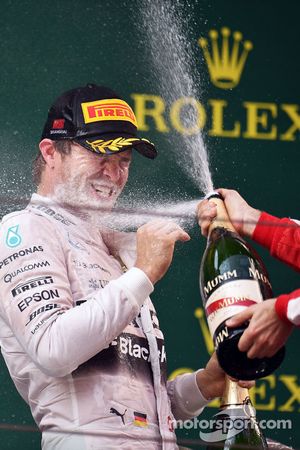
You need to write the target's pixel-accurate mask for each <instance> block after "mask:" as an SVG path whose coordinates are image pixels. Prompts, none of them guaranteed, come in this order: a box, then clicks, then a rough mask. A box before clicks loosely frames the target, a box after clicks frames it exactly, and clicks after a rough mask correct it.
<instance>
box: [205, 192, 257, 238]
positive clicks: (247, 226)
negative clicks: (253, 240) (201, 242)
mask: <svg viewBox="0 0 300 450" xmlns="http://www.w3.org/2000/svg"><path fill="white" fill-rule="evenodd" d="M216 192H218V193H219V194H221V196H222V198H223V200H224V203H225V207H226V210H227V213H228V216H229V219H230V221H231V223H232V225H233V226H234V228H235V230H236V231H237V233H239V234H241V235H243V236H248V237H251V236H252V233H253V231H254V229H255V226H256V223H257V221H258V219H259V217H260V214H261V212H260V211H259V210H258V209H255V208H252V207H251V206H250V205H248V203H247V202H246V201H245V200H244V199H243V197H241V195H240V194H239V193H238V192H237V191H234V190H231V189H216ZM197 213H198V221H199V225H200V227H201V232H202V234H203V236H207V234H208V229H209V226H210V224H211V222H212V221H213V220H214V219H215V217H216V216H217V208H216V205H215V203H214V199H211V200H202V202H200V203H199V205H198V211H197Z"/></svg>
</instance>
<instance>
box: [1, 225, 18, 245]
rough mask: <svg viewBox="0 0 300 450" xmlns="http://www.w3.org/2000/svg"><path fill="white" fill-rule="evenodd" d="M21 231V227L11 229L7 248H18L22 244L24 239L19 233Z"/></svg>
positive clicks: (8, 233)
mask: <svg viewBox="0 0 300 450" xmlns="http://www.w3.org/2000/svg"><path fill="white" fill-rule="evenodd" d="M18 230H19V225H15V226H13V227H10V228H9V229H8V230H7V234H6V241H5V242H6V245H7V247H11V248H13V247H17V246H18V245H20V244H21V242H22V238H21V236H20V235H19V233H18Z"/></svg>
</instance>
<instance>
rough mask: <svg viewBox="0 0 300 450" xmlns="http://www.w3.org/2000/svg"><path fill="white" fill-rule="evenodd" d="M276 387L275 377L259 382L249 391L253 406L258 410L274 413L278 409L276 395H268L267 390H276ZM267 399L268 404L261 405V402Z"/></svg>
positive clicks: (270, 376) (271, 376)
mask: <svg viewBox="0 0 300 450" xmlns="http://www.w3.org/2000/svg"><path fill="white" fill-rule="evenodd" d="M275 387H276V378H275V375H269V376H268V377H265V378H263V379H262V380H257V384H256V385H255V386H254V387H253V388H252V389H250V391H249V392H250V397H251V400H252V403H253V406H254V407H255V408H256V409H258V410H263V411H273V410H274V409H275V408H276V397H275V395H268V392H267V388H269V389H275ZM265 399H266V400H268V401H267V402H266V403H265V402H264V403H259V400H265Z"/></svg>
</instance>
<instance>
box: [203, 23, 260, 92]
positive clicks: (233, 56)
mask: <svg viewBox="0 0 300 450" xmlns="http://www.w3.org/2000/svg"><path fill="white" fill-rule="evenodd" d="M230 35H231V31H230V29H229V28H226V27H224V28H222V29H221V45H220V47H219V45H218V41H219V39H218V38H219V33H218V31H216V30H210V31H209V37H210V39H211V46H210V51H209V49H208V47H209V45H208V41H207V39H205V38H200V39H199V40H198V43H199V45H200V47H201V48H202V50H203V53H204V57H205V60H206V63H207V66H208V70H209V75H210V79H211V81H212V83H213V84H214V85H215V86H217V87H219V88H221V89H231V88H233V87H235V86H237V85H238V84H239V81H240V78H241V74H242V71H243V68H244V65H245V62H246V59H247V57H248V53H249V51H250V50H251V49H252V48H253V45H252V42H250V41H244V42H243V43H242V39H243V35H242V33H241V32H240V31H235V32H234V33H233V35H232V38H233V39H232V40H233V44H232V45H231V46H230V43H229V41H230V39H229V37H230Z"/></svg>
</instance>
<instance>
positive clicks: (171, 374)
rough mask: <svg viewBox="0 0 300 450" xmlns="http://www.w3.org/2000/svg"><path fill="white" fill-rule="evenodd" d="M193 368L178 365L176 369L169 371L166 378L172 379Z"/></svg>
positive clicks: (190, 371) (189, 371) (191, 370)
mask: <svg viewBox="0 0 300 450" xmlns="http://www.w3.org/2000/svg"><path fill="white" fill-rule="evenodd" d="M193 372H194V369H191V368H190V367H179V368H178V369H175V370H173V372H172V373H170V375H169V377H168V380H174V378H176V377H178V375H182V374H184V373H193Z"/></svg>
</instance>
